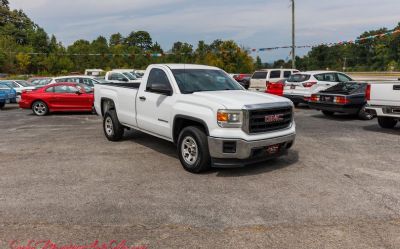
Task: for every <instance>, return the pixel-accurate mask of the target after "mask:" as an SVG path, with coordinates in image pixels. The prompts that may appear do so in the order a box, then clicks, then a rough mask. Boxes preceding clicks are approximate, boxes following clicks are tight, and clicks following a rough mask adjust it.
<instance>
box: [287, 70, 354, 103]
mask: <svg viewBox="0 0 400 249" xmlns="http://www.w3.org/2000/svg"><path fill="white" fill-rule="evenodd" d="M349 81H353V80H352V78H351V77H350V76H348V75H346V74H344V73H340V72H335V71H309V72H302V73H296V74H293V75H291V76H290V77H289V79H288V80H287V81H286V84H285V87H284V89H283V96H284V97H286V98H289V99H290V100H292V101H293V103H294V104H295V105H296V106H297V105H298V104H300V103H305V104H308V101H309V100H310V97H311V95H312V94H314V93H318V92H319V91H323V90H325V89H328V88H329V87H332V86H334V85H336V84H338V83H340V82H349Z"/></svg>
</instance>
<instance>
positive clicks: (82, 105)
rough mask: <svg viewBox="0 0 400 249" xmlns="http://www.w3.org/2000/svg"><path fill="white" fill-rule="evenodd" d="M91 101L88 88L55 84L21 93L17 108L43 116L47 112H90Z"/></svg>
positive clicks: (75, 84) (71, 84)
mask: <svg viewBox="0 0 400 249" xmlns="http://www.w3.org/2000/svg"><path fill="white" fill-rule="evenodd" d="M93 101H94V99H93V92H92V90H91V88H90V87H87V86H85V85H83V84H79V83H55V84H50V85H47V86H44V87H42V88H40V89H38V90H36V91H32V92H23V93H22V95H21V101H20V102H19V107H20V108H23V109H32V111H33V113H34V114H35V115H37V116H44V115H46V114H48V113H49V112H65V111H68V112H70V111H92V110H93Z"/></svg>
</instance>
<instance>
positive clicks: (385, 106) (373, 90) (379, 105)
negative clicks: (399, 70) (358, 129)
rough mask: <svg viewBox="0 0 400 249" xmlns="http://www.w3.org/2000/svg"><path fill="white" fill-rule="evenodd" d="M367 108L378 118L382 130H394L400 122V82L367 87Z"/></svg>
mask: <svg viewBox="0 0 400 249" xmlns="http://www.w3.org/2000/svg"><path fill="white" fill-rule="evenodd" d="M367 101H368V107H367V108H366V109H367V111H368V112H369V113H372V114H374V115H376V116H377V117H378V123H379V125H380V126H381V127H382V128H386V129H390V128H394V127H395V126H396V124H397V122H398V121H399V120H400V81H399V82H397V83H393V82H384V83H379V84H378V83H376V84H370V85H368V87H367Z"/></svg>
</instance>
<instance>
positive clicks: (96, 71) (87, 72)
mask: <svg viewBox="0 0 400 249" xmlns="http://www.w3.org/2000/svg"><path fill="white" fill-rule="evenodd" d="M103 72H104V70H103V69H86V70H85V75H87V76H95V77H98V76H100V75H101V74H102V73H103Z"/></svg>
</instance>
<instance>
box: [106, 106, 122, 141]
mask: <svg viewBox="0 0 400 249" xmlns="http://www.w3.org/2000/svg"><path fill="white" fill-rule="evenodd" d="M103 130H104V135H105V136H106V138H107V139H108V140H109V141H113V142H116V141H120V140H121V139H122V137H123V136H124V126H123V125H121V123H120V122H119V120H118V116H117V113H116V112H115V110H109V111H108V112H106V114H104V118H103Z"/></svg>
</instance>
